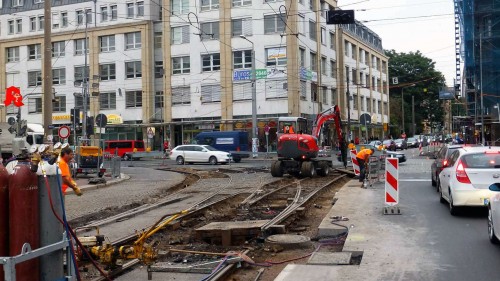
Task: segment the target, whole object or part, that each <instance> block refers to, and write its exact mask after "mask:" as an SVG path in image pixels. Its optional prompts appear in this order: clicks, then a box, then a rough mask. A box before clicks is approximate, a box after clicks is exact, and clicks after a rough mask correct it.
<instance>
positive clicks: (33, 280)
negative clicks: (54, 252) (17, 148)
mask: <svg viewBox="0 0 500 281" xmlns="http://www.w3.org/2000/svg"><path fill="white" fill-rule="evenodd" d="M9 209H10V212H9V253H10V256H16V255H19V254H21V249H22V247H23V244H24V243H29V244H30V246H31V249H32V250H34V249H37V248H39V247H40V226H39V224H40V222H39V213H38V178H37V175H36V174H35V173H33V172H31V170H30V162H23V161H19V162H18V164H17V166H16V167H14V172H13V173H12V174H11V175H10V176H9ZM39 277H40V273H39V260H38V259H33V260H29V261H26V262H23V263H20V264H18V265H16V280H17V281H37V280H39Z"/></svg>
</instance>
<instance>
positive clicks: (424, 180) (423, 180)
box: [399, 179, 431, 182]
mask: <svg viewBox="0 0 500 281" xmlns="http://www.w3.org/2000/svg"><path fill="white" fill-rule="evenodd" d="M399 181H410V182H411V181H415V182H417V181H421V182H426V181H431V180H429V179H400V180H399Z"/></svg>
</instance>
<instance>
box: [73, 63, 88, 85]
mask: <svg viewBox="0 0 500 281" xmlns="http://www.w3.org/2000/svg"><path fill="white" fill-rule="evenodd" d="M84 68H85V67H84V66H75V79H74V81H75V82H79V83H81V82H83V80H84V77H87V78H88V76H89V71H90V69H89V67H88V66H87V70H86V71H85V69H84ZM84 71H85V73H83V72H84ZM85 80H88V79H85Z"/></svg>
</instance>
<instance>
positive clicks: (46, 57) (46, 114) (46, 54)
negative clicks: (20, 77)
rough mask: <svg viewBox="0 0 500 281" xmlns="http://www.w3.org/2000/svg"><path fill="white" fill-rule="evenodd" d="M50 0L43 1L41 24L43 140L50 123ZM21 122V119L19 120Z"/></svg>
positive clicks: (47, 133) (47, 132)
mask: <svg viewBox="0 0 500 281" xmlns="http://www.w3.org/2000/svg"><path fill="white" fill-rule="evenodd" d="M51 4H52V1H45V2H44V5H43V7H44V25H43V47H44V50H43V76H44V79H43V129H44V135H45V138H46V139H45V140H47V136H48V135H52V133H49V131H50V126H51V125H52V42H51V33H52V26H51V25H52V24H51V23H52V12H51ZM19 122H21V120H19Z"/></svg>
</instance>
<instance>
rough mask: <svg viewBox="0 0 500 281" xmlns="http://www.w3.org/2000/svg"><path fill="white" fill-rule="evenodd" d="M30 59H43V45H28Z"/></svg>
mask: <svg viewBox="0 0 500 281" xmlns="http://www.w3.org/2000/svg"><path fill="white" fill-rule="evenodd" d="M28 55H29V56H28V59H29V60H39V59H41V58H42V44H34V45H28Z"/></svg>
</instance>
